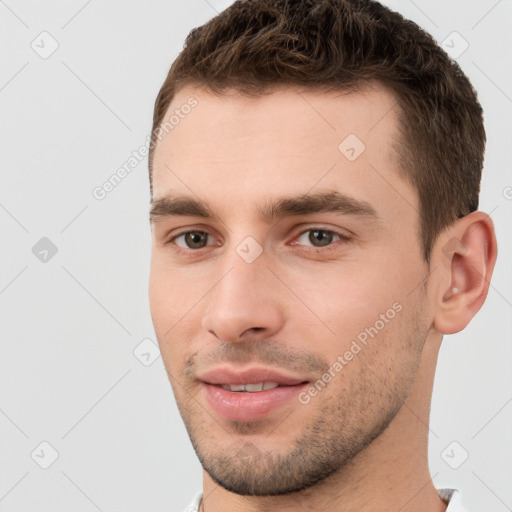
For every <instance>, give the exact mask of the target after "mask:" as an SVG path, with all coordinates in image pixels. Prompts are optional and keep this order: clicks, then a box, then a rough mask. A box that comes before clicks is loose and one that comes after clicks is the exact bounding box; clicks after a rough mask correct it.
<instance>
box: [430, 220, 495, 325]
mask: <svg viewBox="0 0 512 512" xmlns="http://www.w3.org/2000/svg"><path fill="white" fill-rule="evenodd" d="M497 251H498V248H497V242H496V234H495V231H494V224H493V222H492V220H491V218H490V217H489V215H487V214H486V213H484V212H480V211H477V212H473V213H470V214H468V215H466V216H465V217H462V218H461V219H459V220H457V221H456V222H455V223H454V224H452V225H451V226H450V227H449V228H448V229H447V230H446V232H444V233H442V235H440V237H439V240H438V241H437V243H436V244H435V246H434V252H435V258H432V260H436V261H435V264H436V268H439V269H440V272H439V274H438V279H437V280H436V286H435V288H434V294H435V296H434V297H433V306H434V322H433V326H434V327H435V328H436V329H437V330H438V331H440V332H441V333H443V334H454V333H456V332H459V331H461V330H462V329H464V328H465V327H466V326H467V325H468V324H469V322H470V321H471V319H472V318H473V317H474V316H475V315H476V313H477V312H478V310H479V309H480V308H481V307H482V304H483V303H484V301H485V299H486V297H487V292H488V291H489V284H490V280H491V276H492V271H493V269H494V264H495V262H496V255H497Z"/></svg>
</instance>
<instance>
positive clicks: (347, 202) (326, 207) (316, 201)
mask: <svg viewBox="0 0 512 512" xmlns="http://www.w3.org/2000/svg"><path fill="white" fill-rule="evenodd" d="M328 212H332V213H342V214H345V215H351V216H356V217H365V218H368V219H373V220H377V219H378V215H377V212H376V211H375V209H374V208H373V206H371V205H370V204H369V203H367V202H366V201H361V200H358V199H354V198H352V197H350V196H347V195H345V194H342V193H340V192H337V191H331V192H323V193H320V192H319V193H307V194H301V195H298V196H288V197H278V198H275V199H273V200H271V201H270V202H268V203H267V204H265V205H264V206H263V207H262V208H260V209H258V215H259V217H260V218H261V219H262V220H264V221H270V220H272V219H274V218H283V217H288V216H294V215H296V216H298V215H308V214H312V213H328ZM186 215H190V216H193V217H201V218H204V219H213V218H218V216H217V215H216V214H215V213H214V212H213V210H212V209H211V208H210V207H209V206H208V205H207V204H206V203H203V202H200V201H198V200H196V199H194V198H192V197H188V196H173V195H167V196H163V197H160V198H157V199H155V200H153V201H152V202H151V209H150V214H149V217H150V221H151V222H156V221H158V220H160V219H162V218H165V217H171V216H186Z"/></svg>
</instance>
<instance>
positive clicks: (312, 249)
mask: <svg viewBox="0 0 512 512" xmlns="http://www.w3.org/2000/svg"><path fill="white" fill-rule="evenodd" d="M311 231H323V232H324V233H327V234H329V235H335V236H338V237H339V240H334V241H333V242H331V243H330V244H328V245H326V246H324V247H306V248H305V250H306V251H307V252H312V253H320V252H324V253H325V252H327V251H329V250H333V249H336V248H337V246H336V242H348V241H350V240H351V237H350V236H348V235H346V234H344V233H339V232H338V231H333V230H330V229H324V228H322V227H312V228H309V229H305V230H304V231H301V232H300V233H299V234H298V235H297V236H296V237H295V239H298V238H300V237H302V235H304V234H306V233H309V232H311ZM189 233H200V234H205V235H208V236H211V235H210V233H208V232H207V231H203V230H200V229H189V230H188V231H182V232H181V233H178V234H176V235H174V236H172V237H171V238H170V239H169V240H168V241H167V242H165V244H166V245H167V244H173V245H174V246H175V248H176V251H177V252H178V253H182V254H187V255H190V254H191V253H199V252H201V250H202V249H206V248H207V247H210V246H208V245H206V246H205V247H201V248H200V249H191V248H185V247H180V246H179V245H177V244H176V243H175V240H176V239H178V238H180V237H181V236H183V235H187V234H189ZM293 245H299V244H297V243H294V244H293ZM302 247H303V246H302Z"/></svg>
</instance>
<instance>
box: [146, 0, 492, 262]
mask: <svg viewBox="0 0 512 512" xmlns="http://www.w3.org/2000/svg"><path fill="white" fill-rule="evenodd" d="M368 81H377V82H378V83H381V84H382V85H384V86H385V87H386V88H387V89H388V90H390V91H391V92H392V93H394V95H395V97H396V101H397V104H398V105H399V109H398V117H399V128H400V134H401V145H400V150H399V155H400V169H399V171H400V172H401V174H402V176H403V177H404V178H405V179H407V180H408V181H409V182H410V183H412V184H413V186H414V187H415V188H416V190H417V191H418V194H419V205H420V212H419V218H420V225H419V227H418V229H419V238H420V240H421V244H422V250H423V255H424V258H425V260H426V262H427V263H428V262H429V261H430V253H431V249H432V246H433V243H434V242H435V240H436V238H437V236H438V234H439V233H440V232H441V231H442V230H443V229H444V228H446V227H447V226H448V225H450V224H451V223H452V222H453V221H454V220H456V219H457V218H460V217H463V216H464V215H467V214H468V213H470V212H472V211H475V210H476V209H477V208H478V195H479V190H480V178H481V173H482V166H483V155H484V149H485V141H486V137H485V130H484V125H483V113H482V108H481V106H480V104H479V102H478V100H477V96H476V92H475V90H474V89H473V87H472V86H471V83H470V82H469V80H468V78H467V77H466V76H465V75H464V73H463V72H462V71H461V69H460V67H459V65H458V64H457V63H456V62H454V61H453V60H451V59H450V58H449V57H448V55H447V54H446V53H445V52H444V51H443V50H442V49H441V48H440V47H439V46H438V45H437V44H436V42H435V41H434V39H433V38H432V37H431V36H430V35H429V34H428V33H426V32H425V31H424V30H422V29H421V28H420V27H419V26H418V25H416V24H415V23H413V22H412V21H409V20H406V19H404V18H403V17H402V16H401V15H400V14H398V13H396V12H393V11H391V10H390V9H388V8H387V7H384V6H382V5H381V4H380V3H378V2H376V1H372V0H238V1H236V2H235V3H234V4H232V5H231V6H230V7H228V8H227V9H226V10H224V11H223V12H221V13H220V14H219V15H217V16H215V17H214V18H213V19H211V20H210V21H208V22H207V23H205V24H204V25H202V26H201V27H198V28H195V29H193V30H192V31H191V32H190V33H189V35H188V36H187V39H186V42H185V45H184V49H183V50H182V52H181V53H180V54H179V56H178V57H177V59H176V60H175V61H174V63H173V64H172V66H171V68H170V70H169V73H168V75H167V78H166V80H165V82H164V84H163V85H162V87H161V89H160V92H159V94H158V97H157V99H156V102H155V109H154V117H153V132H152V133H153V144H152V145H151V151H150V154H149V169H150V181H151V173H152V160H153V155H154V149H155V147H156V142H157V141H156V139H155V137H154V134H155V130H156V129H157V128H158V127H159V126H160V124H161V123H162V121H163V118H164V115H165V113H166V111H167V109H168V107H169V105H170V103H171V101H172V99H173V97H174V96H175V94H176V93H177V92H178V90H180V89H181V88H182V87H184V86H185V85H198V86H206V87H207V88H208V89H209V90H211V91H212V92H214V93H219V94H221V93H222V92H223V91H225V90H226V89H228V88H230V89H231V88H232V89H235V90H237V91H239V92H241V93H243V94H247V95H249V96H257V95H261V94H264V93H268V92H269V91H271V90H272V87H273V86H279V85H284V86H287V85H291V86H306V87H310V88H312V89H326V90H331V89H332V90H338V89H340V90H347V89H357V86H358V84H361V83H362V82H368Z"/></svg>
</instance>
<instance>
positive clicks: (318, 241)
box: [298, 229, 344, 247]
mask: <svg viewBox="0 0 512 512" xmlns="http://www.w3.org/2000/svg"><path fill="white" fill-rule="evenodd" d="M335 237H337V238H335ZM341 238H344V237H342V236H341V235H339V234H337V233H334V232H333V231H328V230H326V229H308V230H307V231H304V232H303V233H301V234H300V236H299V237H298V240H299V242H300V245H306V246H307V245H311V246H313V247H327V246H328V245H331V244H332V243H333V241H337V240H340V239H341ZM305 240H307V243H304V241H305Z"/></svg>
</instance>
